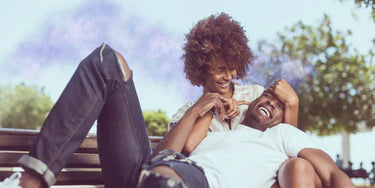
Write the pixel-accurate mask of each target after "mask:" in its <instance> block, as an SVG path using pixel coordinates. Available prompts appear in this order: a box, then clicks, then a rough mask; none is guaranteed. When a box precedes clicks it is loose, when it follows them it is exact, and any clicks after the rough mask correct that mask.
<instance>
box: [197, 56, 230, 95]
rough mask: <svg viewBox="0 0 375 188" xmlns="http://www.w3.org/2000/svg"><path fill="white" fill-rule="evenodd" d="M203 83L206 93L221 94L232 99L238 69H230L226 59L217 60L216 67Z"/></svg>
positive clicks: (210, 71)
mask: <svg viewBox="0 0 375 188" xmlns="http://www.w3.org/2000/svg"><path fill="white" fill-rule="evenodd" d="M208 72H209V73H208V75H207V77H206V80H205V81H204V83H203V89H204V92H205V93H207V92H211V93H219V94H221V95H223V96H225V97H232V93H233V86H232V80H233V79H234V78H235V77H236V76H237V71H236V69H234V68H232V67H228V66H227V65H226V63H225V60H224V58H222V57H219V58H216V62H215V66H214V67H212V68H211V69H210V70H209V71H208Z"/></svg>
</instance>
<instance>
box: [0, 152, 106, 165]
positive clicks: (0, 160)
mask: <svg viewBox="0 0 375 188" xmlns="http://www.w3.org/2000/svg"><path fill="white" fill-rule="evenodd" d="M24 154H26V153H23V152H22V153H6V152H3V151H0V166H1V167H18V166H19V165H18V163H17V160H18V159H19V158H21V156H22V155H24ZM66 167H67V168H100V161H99V156H98V154H82V153H74V154H73V155H72V156H71V157H70V159H69V160H68V163H67V165H66Z"/></svg>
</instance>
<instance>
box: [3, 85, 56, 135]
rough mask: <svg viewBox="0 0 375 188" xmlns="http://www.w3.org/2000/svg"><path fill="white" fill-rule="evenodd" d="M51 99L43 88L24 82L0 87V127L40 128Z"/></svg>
mask: <svg viewBox="0 0 375 188" xmlns="http://www.w3.org/2000/svg"><path fill="white" fill-rule="evenodd" d="M52 105H53V103H52V101H51V99H50V97H49V96H47V95H46V94H45V93H44V91H43V89H38V88H37V87H35V86H26V85H24V84H20V85H17V86H15V87H1V88H0V127H9V128H25V129H40V127H41V126H42V123H43V121H44V119H45V118H46V115H47V113H48V112H49V111H50V110H51V108H52Z"/></svg>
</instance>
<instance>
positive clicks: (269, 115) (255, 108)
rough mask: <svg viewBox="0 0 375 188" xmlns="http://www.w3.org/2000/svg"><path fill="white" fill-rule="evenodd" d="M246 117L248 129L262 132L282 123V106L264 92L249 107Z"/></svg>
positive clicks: (273, 97) (268, 93)
mask: <svg viewBox="0 0 375 188" xmlns="http://www.w3.org/2000/svg"><path fill="white" fill-rule="evenodd" d="M246 116H247V117H246V119H247V120H250V122H249V123H248V125H249V126H250V127H253V128H256V129H259V130H262V131H264V130H266V129H267V128H270V127H273V126H275V125H277V124H279V123H282V122H283V117H284V105H283V103H281V102H280V101H279V100H278V99H277V98H276V96H274V95H273V94H271V93H270V92H267V91H265V92H263V94H262V95H261V96H260V97H258V98H257V99H255V100H254V101H253V102H252V103H251V104H250V105H249V108H248V109H247V112H246Z"/></svg>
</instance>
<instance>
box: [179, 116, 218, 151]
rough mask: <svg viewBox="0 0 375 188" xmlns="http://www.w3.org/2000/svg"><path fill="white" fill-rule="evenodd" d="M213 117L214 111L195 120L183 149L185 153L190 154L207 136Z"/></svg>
mask: <svg viewBox="0 0 375 188" xmlns="http://www.w3.org/2000/svg"><path fill="white" fill-rule="evenodd" d="M212 118H213V115H212V113H206V114H205V115H203V116H202V117H200V118H198V119H197V121H195V124H194V126H193V129H192V131H191V132H190V135H189V137H188V139H187V141H186V143H185V146H184V149H183V150H182V153H183V154H184V155H186V156H189V154H190V153H191V152H192V151H194V150H195V148H196V147H197V146H198V145H199V143H201V142H202V140H203V139H204V138H206V136H207V132H208V130H209V128H210V125H211V121H212Z"/></svg>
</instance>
